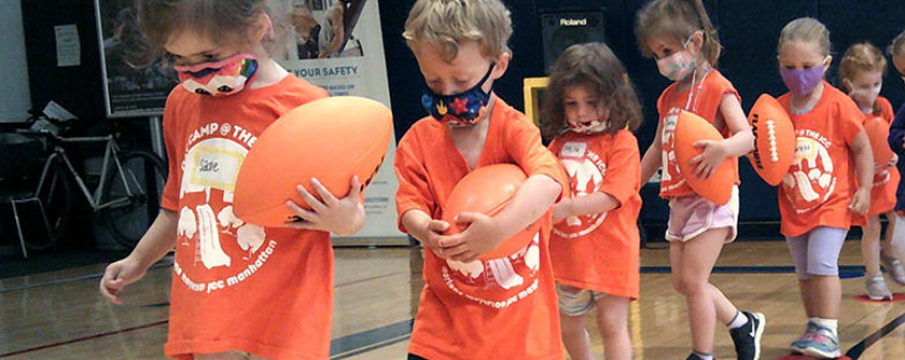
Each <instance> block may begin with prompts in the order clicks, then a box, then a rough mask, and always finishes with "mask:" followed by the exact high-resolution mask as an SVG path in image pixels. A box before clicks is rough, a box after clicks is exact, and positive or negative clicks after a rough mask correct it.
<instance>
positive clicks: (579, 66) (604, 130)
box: [543, 43, 642, 360]
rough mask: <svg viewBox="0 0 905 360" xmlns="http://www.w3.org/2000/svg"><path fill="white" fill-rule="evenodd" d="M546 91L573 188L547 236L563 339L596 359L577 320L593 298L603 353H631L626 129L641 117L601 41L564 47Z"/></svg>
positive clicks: (633, 265) (634, 284) (632, 230)
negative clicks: (549, 238) (549, 237)
mask: <svg viewBox="0 0 905 360" xmlns="http://www.w3.org/2000/svg"><path fill="white" fill-rule="evenodd" d="M544 94H545V95H544V96H545V104H544V109H545V116H544V117H543V118H544V120H545V121H546V124H545V133H546V135H547V136H548V137H552V136H555V138H554V139H553V142H552V143H551V144H550V150H551V151H552V152H553V153H554V154H555V155H557V157H559V159H560V162H561V163H562V164H563V167H565V169H566V173H567V174H568V175H569V180H570V183H571V184H570V185H571V192H572V196H573V197H572V198H570V199H569V198H567V199H563V200H561V201H560V202H559V203H557V204H556V206H554V208H553V221H554V222H557V223H556V225H554V227H553V235H552V236H551V240H550V257H551V259H552V261H553V275H554V276H555V277H556V282H557V284H556V290H557V295H558V297H559V316H560V324H561V326H562V338H563V344H565V346H566V350H568V351H569V355H570V356H571V357H572V359H573V360H585V359H586V360H590V359H593V358H594V356H593V354H592V353H591V344H590V342H589V337H588V333H587V331H586V330H585V327H584V325H585V318H586V315H587V313H588V311H590V310H591V308H592V307H594V306H596V307H597V327H598V329H600V334H601V336H602V338H603V348H604V351H605V352H606V356H605V357H606V358H607V359H609V360H629V359H631V358H632V343H631V339H630V338H629V334H628V311H629V302H631V301H632V300H633V299H637V298H638V287H639V280H640V274H639V271H638V266H639V264H638V252H639V248H640V236H639V234H638V226H637V221H638V211H639V210H641V196H640V195H639V194H638V191H639V187H640V181H641V180H640V177H641V170H640V167H639V163H640V162H641V158H640V155H639V151H638V141H637V140H636V139H635V136H634V135H632V130H635V129H637V128H638V125H639V124H640V123H641V119H642V116H641V105H640V104H639V103H638V98H637V95H635V89H634V88H633V87H632V84H631V82H630V81H629V79H628V76H627V75H626V73H625V69H624V68H623V66H622V63H621V62H620V61H619V59H618V58H616V55H614V54H613V52H612V50H610V48H609V47H607V46H606V45H605V44H602V43H590V44H581V45H573V46H570V47H569V48H568V49H566V51H565V52H563V54H562V55H560V57H559V59H558V60H557V61H556V65H554V67H553V73H552V74H551V75H550V84H549V85H548V86H547V89H546V91H545V92H544ZM560 220H565V221H560Z"/></svg>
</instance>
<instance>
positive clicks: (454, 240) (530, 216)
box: [439, 174, 563, 262]
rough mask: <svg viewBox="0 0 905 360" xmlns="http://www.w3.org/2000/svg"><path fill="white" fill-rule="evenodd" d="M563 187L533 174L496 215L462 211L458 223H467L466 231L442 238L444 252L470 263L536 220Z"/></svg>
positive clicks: (550, 204)
mask: <svg viewBox="0 0 905 360" xmlns="http://www.w3.org/2000/svg"><path fill="white" fill-rule="evenodd" d="M562 191H563V189H562V186H561V185H560V183H559V182H558V181H556V180H555V179H553V177H551V176H548V175H544V174H538V175H532V176H530V177H529V178H528V180H527V181H525V183H524V184H522V186H521V187H519V190H518V192H517V193H516V194H515V198H513V199H512V202H511V203H510V204H509V205H508V206H506V208H504V209H503V210H502V211H500V212H499V213H498V214H497V215H496V216H494V217H489V216H487V215H484V214H481V213H474V212H463V213H461V214H459V216H458V218H457V219H456V221H457V222H459V223H463V224H468V225H467V226H468V228H466V229H465V231H463V232H461V233H459V234H455V235H450V236H441V237H440V242H439V244H440V246H441V247H442V248H443V253H444V254H445V255H447V256H449V258H450V259H452V260H456V261H461V262H471V261H474V260H477V258H478V257H479V256H481V255H483V254H486V253H488V252H490V251H491V250H493V249H496V248H497V247H498V246H499V245H500V244H501V243H502V242H503V241H505V240H506V239H509V238H511V237H513V236H515V234H517V233H518V232H519V231H522V230H524V229H525V228H527V227H528V225H530V224H531V223H533V222H535V221H537V220H538V219H539V218H540V217H541V216H543V215H544V214H545V213H546V212H547V210H548V209H550V207H551V206H553V204H554V203H555V202H556V198H557V197H559V195H560V194H561V193H562Z"/></svg>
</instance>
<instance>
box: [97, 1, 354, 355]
mask: <svg viewBox="0 0 905 360" xmlns="http://www.w3.org/2000/svg"><path fill="white" fill-rule="evenodd" d="M136 4H137V8H138V11H139V18H140V23H141V24H142V30H143V31H144V33H145V35H146V37H147V40H148V42H149V44H146V45H147V46H146V47H145V49H153V50H154V51H153V53H152V54H148V55H149V56H153V57H156V56H160V55H164V54H165V55H167V56H168V57H169V59H170V61H171V62H172V63H173V65H174V67H175V69H176V70H177V71H178V72H179V79H180V81H181V84H180V85H178V86H177V87H176V88H175V89H173V90H172V92H171V93H170V95H169V97H168V98H167V102H166V107H165V110H164V115H163V129H164V139H165V142H166V148H167V155H168V156H167V157H168V159H169V178H168V179H167V183H166V187H165V189H164V192H163V194H162V199H161V211H160V214H159V215H158V217H157V219H156V220H155V221H154V223H153V224H152V225H151V228H150V229H149V230H148V232H147V233H146V234H145V235H144V237H143V238H142V239H141V241H140V242H139V243H138V245H137V246H136V248H135V249H134V250H133V251H132V253H131V254H130V255H129V256H127V257H126V258H125V259H122V260H120V261H117V262H115V263H113V264H110V265H109V266H108V267H107V270H106V272H105V274H104V276H103V278H102V279H101V283H100V291H101V293H102V294H103V295H104V296H105V297H106V298H108V299H109V300H110V301H112V302H114V303H116V304H121V303H122V299H120V296H121V292H122V290H123V289H124V288H125V287H126V286H128V285H129V284H131V283H133V282H135V281H137V280H139V279H141V278H142V277H143V276H144V275H145V273H146V272H147V271H148V268H149V267H150V265H151V264H153V263H154V262H156V261H158V260H160V258H162V257H163V256H164V255H165V254H166V253H167V252H168V251H170V250H173V249H175V255H174V256H173V262H174V264H173V267H172V269H173V270H172V271H173V276H172V277H173V282H172V285H171V289H170V298H171V300H170V318H169V330H168V336H167V343H166V345H165V347H164V352H165V354H166V355H167V356H168V357H171V358H176V359H203V360H211V359H217V360H226V359H327V358H328V357H329V352H330V351H329V350H330V330H331V329H330V327H331V319H332V316H333V250H332V247H331V242H330V233H331V232H332V233H336V234H339V235H350V234H352V233H354V232H356V231H357V230H358V229H360V228H361V226H362V224H363V222H364V217H365V214H364V208H363V206H362V204H361V202H360V200H359V189H360V186H359V184H358V181H357V179H353V180H352V181H351V183H350V184H349V185H350V192H349V195H348V197H346V198H343V199H336V198H334V197H333V196H332V195H330V193H329V192H328V191H327V190H326V189H324V188H323V186H321V185H320V183H318V182H317V181H316V180H314V179H312V185H313V187H314V188H315V189H316V190H317V192H318V195H319V197H320V198H319V199H318V198H316V197H314V196H312V195H311V194H309V193H308V192H306V191H305V190H304V187H302V186H299V187H298V189H299V190H298V191H299V192H300V193H301V195H302V198H303V199H305V201H306V202H307V203H308V205H309V208H310V209H312V210H304V209H302V208H300V207H299V206H298V204H296V203H294V202H291V201H290V202H288V203H287V204H286V206H288V207H290V208H291V209H292V210H293V211H294V212H295V215H297V216H298V217H299V218H301V219H303V220H304V221H298V222H289V223H286V224H285V226H283V227H262V226H258V225H255V224H249V223H246V222H244V221H243V220H242V219H240V218H237V217H236V216H235V214H234V213H233V210H232V208H233V206H232V203H233V189H234V188H235V182H236V175H237V172H238V169H239V166H240V165H241V164H242V161H243V160H244V158H245V156H246V155H247V154H248V151H249V149H250V148H251V146H253V144H254V142H255V140H256V139H257V138H258V137H259V136H260V135H261V133H262V132H263V131H264V129H266V128H267V127H268V125H270V124H271V123H273V122H274V121H275V120H276V119H277V118H279V117H280V116H281V115H283V114H284V113H286V112H288V111H290V110H292V109H294V108H296V107H298V106H300V105H302V104H305V103H308V102H310V101H313V100H317V99H320V98H324V97H326V96H327V93H326V91H324V90H323V89H321V88H318V87H315V86H313V85H311V84H309V83H308V82H306V81H305V80H303V79H299V78H296V77H295V76H293V75H292V74H290V73H288V72H287V71H286V70H285V69H283V68H282V67H280V65H278V64H277V63H276V62H275V61H273V60H272V58H271V51H270V49H271V48H274V47H275V46H274V45H275V44H277V43H279V41H277V40H278V38H279V37H280V35H281V34H283V33H285V32H286V31H285V30H286V27H285V26H279V24H282V23H283V21H280V20H281V19H277V18H275V17H274V16H275V15H276V13H275V12H271V11H270V9H269V8H268V6H267V2H266V0H139V1H137V2H136ZM293 156H308V155H306V154H290V153H287V154H286V157H287V159H288V158H291V157H293ZM275 175H277V176H278V174H275ZM167 269H169V267H168V268H167ZM127 300H128V299H127Z"/></svg>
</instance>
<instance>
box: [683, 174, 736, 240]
mask: <svg viewBox="0 0 905 360" xmlns="http://www.w3.org/2000/svg"><path fill="white" fill-rule="evenodd" d="M719 228H729V234H728V235H727V236H726V242H727V243H729V242H732V241H735V237H736V236H737V235H738V186H733V187H732V196H731V197H729V202H728V203H726V205H718V204H716V203H714V202H712V201H710V200H707V199H705V198H703V197H701V196H700V195H698V194H691V195H685V196H679V197H676V198H672V199H670V200H669V222H668V225H667V228H666V240H667V241H682V242H685V241H688V240H691V239H693V238H695V237H696V236H698V235H701V234H703V233H704V232H705V231H707V230H710V229H719Z"/></svg>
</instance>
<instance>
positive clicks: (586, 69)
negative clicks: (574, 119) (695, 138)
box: [542, 43, 642, 139]
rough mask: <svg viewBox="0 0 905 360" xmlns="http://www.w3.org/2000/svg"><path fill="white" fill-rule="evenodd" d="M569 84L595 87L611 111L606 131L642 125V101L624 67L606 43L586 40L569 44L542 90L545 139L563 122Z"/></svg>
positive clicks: (593, 89) (593, 88) (556, 130)
mask: <svg viewBox="0 0 905 360" xmlns="http://www.w3.org/2000/svg"><path fill="white" fill-rule="evenodd" d="M572 86H587V87H588V89H589V90H591V91H596V92H597V94H598V95H600V98H601V99H602V101H603V103H604V105H605V106H606V107H607V109H609V111H610V121H611V124H610V127H609V129H608V130H607V132H609V133H615V132H617V131H619V130H622V129H624V128H627V129H629V130H631V131H635V130H636V129H638V126H640V125H641V120H642V115H641V104H640V103H639V102H638V95H637V94H636V93H635V87H634V85H632V82H631V80H629V78H628V75H627V74H626V73H625V67H623V66H622V62H621V61H619V58H617V57H616V55H615V54H613V51H612V50H610V48H609V47H608V46H606V44H603V43H587V44H577V45H572V46H569V48H567V49H566V51H564V52H563V53H562V55H560V56H559V59H557V60H556V64H555V65H553V74H552V75H550V82H549V84H548V85H547V88H546V89H545V90H544V105H543V119H544V124H543V129H542V130H543V133H544V137H545V138H547V139H552V138H553V137H555V136H557V135H559V133H560V132H561V130H562V128H563V126H564V125H565V122H566V118H565V108H564V106H563V98H564V97H565V91H566V89H567V88H569V87H572Z"/></svg>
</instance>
